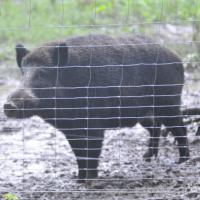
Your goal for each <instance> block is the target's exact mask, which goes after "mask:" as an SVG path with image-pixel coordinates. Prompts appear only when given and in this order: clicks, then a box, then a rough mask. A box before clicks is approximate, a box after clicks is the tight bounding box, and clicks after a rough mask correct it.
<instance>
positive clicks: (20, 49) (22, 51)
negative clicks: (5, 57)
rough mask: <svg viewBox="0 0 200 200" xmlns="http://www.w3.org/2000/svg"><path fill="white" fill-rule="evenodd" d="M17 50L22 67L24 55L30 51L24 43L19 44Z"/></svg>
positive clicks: (18, 60) (19, 63)
mask: <svg viewBox="0 0 200 200" xmlns="http://www.w3.org/2000/svg"><path fill="white" fill-rule="evenodd" d="M15 50H16V60H17V64H18V66H19V67H21V64H22V59H23V57H24V56H25V55H26V54H27V53H28V52H29V51H28V50H27V49H26V48H25V47H24V46H23V45H22V44H17V45H16V47H15Z"/></svg>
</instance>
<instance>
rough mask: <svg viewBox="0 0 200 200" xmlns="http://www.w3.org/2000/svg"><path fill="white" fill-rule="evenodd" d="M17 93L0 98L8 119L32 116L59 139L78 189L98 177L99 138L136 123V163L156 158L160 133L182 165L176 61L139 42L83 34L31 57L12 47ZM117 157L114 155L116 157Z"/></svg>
mask: <svg viewBox="0 0 200 200" xmlns="http://www.w3.org/2000/svg"><path fill="white" fill-rule="evenodd" d="M16 61H17V65H18V66H19V68H20V70H21V73H22V81H21V85H20V87H19V88H18V89H17V90H16V91H14V92H13V93H11V94H10V95H9V96H8V99H7V102H6V103H5V104H4V112H5V114H6V115H7V117H11V118H21V119H23V118H28V117H31V116H33V115H38V116H40V117H41V118H43V119H44V120H45V121H46V122H48V123H50V124H51V125H53V126H54V127H56V128H57V129H59V130H60V131H62V132H63V133H64V135H65V136H66V138H67V140H68V142H69V144H70V146H71V148H72V150H73V152H74V154H75V157H76V160H77V165H78V181H79V182H85V181H86V180H88V179H94V178H96V177H98V169H97V168H98V163H99V156H100V153H101V149H102V143H103V139H104V131H105V130H107V129H115V128H119V127H133V126H135V125H136V124H137V123H140V124H141V125H142V126H143V127H144V128H146V129H147V130H148V131H149V133H150V140H149V144H148V150H147V152H146V153H145V154H144V159H145V160H146V161H150V160H151V157H153V156H155V157H156V156H157V154H158V146H159V136H160V128H161V125H165V126H166V127H167V129H168V130H169V131H170V132H172V133H173V135H174V137H175V139H176V140H177V144H178V149H179V155H180V158H179V161H178V162H179V163H182V162H185V161H186V160H188V159H189V147H188V141H187V134H186V129H185V127H184V124H183V120H182V115H181V112H180V104H181V94H182V88H183V84H184V70H183V65H182V62H181V60H180V58H179V57H178V56H177V55H176V54H175V53H173V52H172V51H170V50H169V49H167V48H166V47H162V46H161V45H159V44H158V43H156V42H154V41H153V40H152V39H149V38H147V37H145V36H140V35H130V36H121V37H112V36H108V35H103V34H102V35H100V34H99V35H98V34H96V35H95V34H91V35H86V36H76V37H71V38H67V39H63V40H58V41H53V42H49V43H46V44H44V45H42V46H41V47H39V48H36V49H34V50H32V51H29V50H27V49H26V48H25V47H24V46H23V45H21V44H18V45H17V46H16ZM116 151H117V150H116Z"/></svg>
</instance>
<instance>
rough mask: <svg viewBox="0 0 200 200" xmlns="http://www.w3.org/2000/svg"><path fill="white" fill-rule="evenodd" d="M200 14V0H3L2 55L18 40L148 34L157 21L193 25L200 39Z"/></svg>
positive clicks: (195, 37) (194, 36) (195, 38)
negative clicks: (82, 35)
mask: <svg viewBox="0 0 200 200" xmlns="http://www.w3.org/2000/svg"><path fill="white" fill-rule="evenodd" d="M199 19H200V1H199V0H109V1H108V0H0V29H1V31H0V49H1V50H0V59H5V58H9V54H8V52H10V51H11V47H12V49H13V46H14V44H15V43H17V42H24V43H26V44H29V46H31V45H35V44H38V43H41V42H45V41H49V40H52V39H58V38H64V37H66V36H70V35H80V34H86V33H94V32H95V33H96V32H98V33H110V34H119V33H121V32H123V33H124V32H128V33H135V32H136V33H138V32H139V33H141V32H142V33H145V34H147V35H149V34H152V32H155V30H156V29H155V25H157V24H161V25H163V24H164V25H166V24H171V25H174V26H180V25H181V26H190V27H192V28H193V33H192V35H191V40H193V41H195V42H196V43H195V44H198V43H197V41H198V40H199V38H200V36H199V35H200V34H199V32H200V25H199V21H198V20H199ZM117 25H121V26H117ZM196 50H197V53H199V54H200V47H199V45H196Z"/></svg>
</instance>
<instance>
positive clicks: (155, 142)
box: [141, 119, 161, 162]
mask: <svg viewBox="0 0 200 200" xmlns="http://www.w3.org/2000/svg"><path fill="white" fill-rule="evenodd" d="M141 125H142V126H143V127H144V128H146V129H147V130H148V131H149V134H150V139H149V145H148V150H147V151H146V152H145V154H144V155H143V158H144V160H145V161H147V162H150V161H151V157H152V156H155V157H157V155H158V148H159V138H160V131H161V124H160V123H159V122H157V121H156V120H155V121H154V122H153V120H152V119H145V120H144V121H143V122H142V123H141Z"/></svg>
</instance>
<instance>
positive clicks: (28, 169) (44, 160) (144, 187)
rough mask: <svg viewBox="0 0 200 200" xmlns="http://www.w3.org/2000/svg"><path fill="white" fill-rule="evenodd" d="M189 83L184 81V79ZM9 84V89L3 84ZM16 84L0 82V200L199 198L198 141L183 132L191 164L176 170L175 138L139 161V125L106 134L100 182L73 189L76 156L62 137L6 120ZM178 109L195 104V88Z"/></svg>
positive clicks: (198, 97) (199, 92)
mask: <svg viewBox="0 0 200 200" xmlns="http://www.w3.org/2000/svg"><path fill="white" fill-rule="evenodd" d="M187 81H188V82H189V80H187ZM8 83H9V84H8ZM15 85H16V82H15V81H13V82H10V81H7V82H5V83H2V85H1V91H4V92H2V98H1V104H0V106H1V109H0V119H1V120H0V160H1V163H0V195H3V194H4V193H6V192H12V193H14V194H16V195H17V196H18V197H19V198H20V200H22V199H34V200H44V199H48V200H50V199H52V200H56V199H59V200H62V199H70V200H71V199H87V200H90V199H91V200H93V199H99V200H101V199H106V200H108V199H109V200H110V199H113V200H115V199H130V200H132V199H166V200H168V199H196V200H197V199H198V200H199V199H200V178H199V174H200V138H199V137H196V136H195V127H193V126H189V127H188V138H189V143H190V150H191V160H189V161H188V162H186V163H184V164H181V165H177V164H176V163H175V161H177V160H178V149H177V147H176V145H175V144H174V138H173V137H172V136H171V135H169V136H168V137H167V138H161V142H160V150H159V155H158V159H156V160H153V161H152V162H151V163H146V162H144V161H143V159H142V156H143V154H144V152H145V150H146V148H147V142H148V137H149V135H148V132H147V131H146V130H145V129H143V128H142V127H141V126H139V125H138V126H137V127H134V128H132V129H121V130H112V131H107V132H106V136H105V142H104V147H103V152H102V154H101V159H100V166H99V170H100V174H99V179H98V180H95V181H92V182H89V183H88V184H82V185H81V184H77V183H76V180H75V175H76V173H77V166H76V162H75V157H74V155H73V153H72V151H71V149H70V147H69V144H68V142H67V141H66V140H65V137H64V135H63V134H62V133H61V132H59V131H58V130H56V129H54V128H53V127H51V126H50V125H48V124H46V123H44V122H43V120H42V119H40V118H38V117H33V118H31V119H26V120H23V121H22V120H11V119H6V118H5V117H4V115H3V113H2V104H3V102H4V100H5V98H6V96H7V94H8V92H9V91H10V88H13V87H14V86H15ZM189 85H190V87H191V85H192V86H193V87H192V88H193V90H192V89H191V88H190V89H189V90H188V88H187V87H186V88H185V91H184V94H183V104H184V105H188V106H195V105H198V106H199V105H200V86H199V85H198V83H197V82H189ZM0 199H1V196H0Z"/></svg>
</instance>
